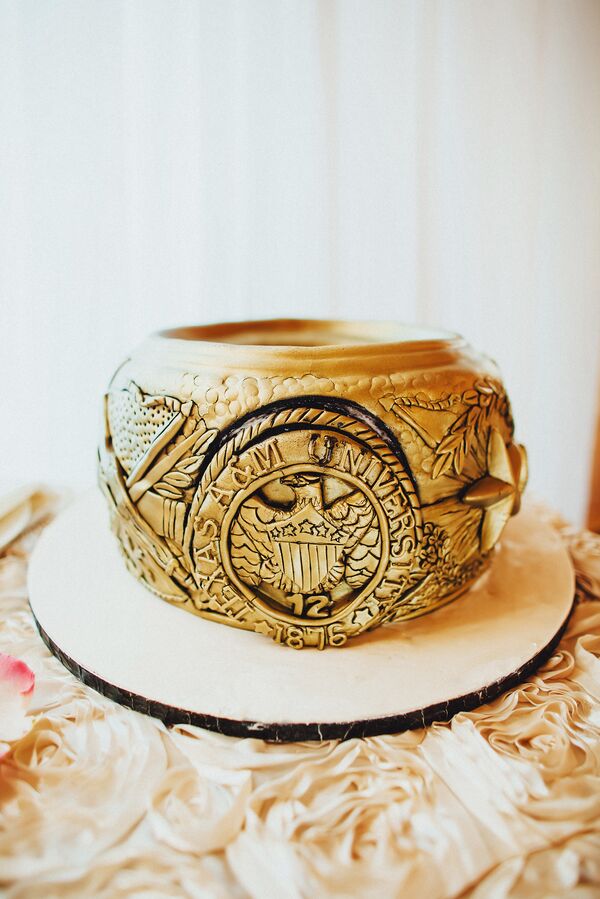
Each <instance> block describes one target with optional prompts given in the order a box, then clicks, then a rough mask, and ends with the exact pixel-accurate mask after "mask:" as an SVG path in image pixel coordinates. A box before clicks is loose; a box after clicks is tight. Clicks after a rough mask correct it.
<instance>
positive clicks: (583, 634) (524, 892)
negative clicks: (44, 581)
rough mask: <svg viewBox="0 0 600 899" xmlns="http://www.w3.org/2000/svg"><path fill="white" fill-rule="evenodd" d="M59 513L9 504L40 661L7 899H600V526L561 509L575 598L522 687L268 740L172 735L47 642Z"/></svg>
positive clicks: (1, 823) (14, 573) (7, 598)
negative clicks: (37, 602) (45, 591)
mask: <svg viewBox="0 0 600 899" xmlns="http://www.w3.org/2000/svg"><path fill="white" fill-rule="evenodd" d="M53 507H54V499H53V497H51V496H50V495H49V494H48V493H46V492H45V491H43V490H23V491H20V492H13V493H12V495H11V497H8V498H7V497H6V496H5V497H4V499H3V501H2V502H0V609H1V611H0V652H3V653H8V654H10V655H12V656H15V657H17V658H18V659H21V660H23V661H24V662H25V663H26V664H27V665H28V666H30V668H31V669H33V671H34V673H35V687H34V690H33V692H32V694H31V698H30V703H29V707H28V710H27V718H26V723H25V727H24V731H25V733H24V734H23V735H22V736H20V737H19V738H18V739H10V740H9V741H8V743H7V744H6V745H5V750H4V755H3V756H2V758H1V759H0V883H2V885H3V893H2V894H3V895H4V896H7V897H11V899H16V897H27V899H34V897H44V899H48V897H53V896H61V897H62V896H73V897H87V896H94V897H107V899H108V897H110V899H115V897H120V896H140V897H142V896H143V897H162V896H190V897H247V896H250V897H253V899H270V897H276V899H297V897H329V896H332V897H346V896H360V897H377V899H382V897H395V896H402V897H403V899H408V897H419V899H422V897H428V899H437V897H450V896H470V897H477V899H482V897H494V899H500V897H506V896H511V897H549V896H576V897H584V896H585V897H592V896H594V897H597V896H600V538H598V537H596V536H594V535H592V534H590V533H586V532H581V531H576V530H574V529H572V528H570V527H567V526H566V525H564V523H562V522H559V521H555V522H554V523H555V526H556V527H557V528H558V529H559V531H560V533H561V535H562V538H563V539H564V541H565V543H566V545H567V546H568V548H569V550H570V553H571V556H572V558H573V562H574V565H575V568H576V571H577V585H578V586H577V600H578V602H577V606H576V608H575V611H574V613H573V615H572V618H571V621H570V624H569V627H568V630H567V632H566V634H565V636H564V638H563V640H562V642H561V644H560V646H559V648H558V650H557V652H556V653H555V654H554V655H553V656H552V658H551V659H550V661H549V662H548V663H547V664H546V665H545V666H544V668H543V669H541V670H540V671H539V672H538V674H537V675H536V676H533V677H531V678H530V679H529V680H528V681H527V682H526V683H524V684H522V685H521V686H520V687H519V688H518V689H515V690H511V691H510V692H508V693H506V694H505V695H503V696H501V697H500V698H499V699H498V700H496V701H495V702H493V703H491V704H489V705H486V706H483V707H482V708H480V709H478V710H476V711H474V712H469V713H463V714H460V715H457V716H456V717H455V718H454V719H453V720H452V721H451V722H450V723H448V724H439V725H434V726H433V727H430V728H428V729H426V730H418V731H412V732H408V733H404V734H400V735H396V736H387V737H377V738H372V739H365V740H349V741H347V742H344V743H336V742H328V743H322V744H316V743H304V744H298V743H297V744H289V745H272V744H267V743H265V742H262V741H260V740H254V739H234V738H229V737H223V736H219V735H215V734H212V733H209V732H207V731H203V730H201V729H198V728H194V727H186V726H178V727H175V728H173V729H167V728H166V727H165V726H164V725H163V724H162V723H161V722H159V721H156V720H154V719H152V718H148V717H144V716H143V715H139V714H137V713H135V712H132V711H129V710H128V709H125V708H122V707H121V706H118V705H116V704H114V703H113V702H111V701H110V700H108V699H105V698H104V697H102V696H100V695H98V694H97V693H94V692H93V691H92V690H90V689H88V688H87V687H85V686H83V685H82V684H81V683H80V682H79V681H78V680H76V679H75V678H74V677H73V676H72V675H70V674H69V673H68V672H67V671H66V670H65V669H64V668H63V667H62V666H61V664H60V663H59V662H58V661H57V660H56V659H55V658H54V657H53V656H51V655H50V653H49V652H48V650H47V649H46V647H45V646H44V644H43V643H42V641H41V639H40V638H39V636H38V634H37V632H36V630H35V627H34V625H33V622H32V619H31V616H30V613H29V610H28V605H27V590H26V570H27V560H28V556H29V553H30V552H31V549H32V547H33V545H34V542H35V538H36V533H37V532H38V531H39V529H40V527H42V526H43V523H44V519H45V518H46V519H47V518H48V516H49V515H50V514H51V512H52V510H53ZM81 599H82V602H85V593H84V592H83V593H82V597H81ZM3 739H4V737H3V736H2V723H1V721H0V741H2V740H3Z"/></svg>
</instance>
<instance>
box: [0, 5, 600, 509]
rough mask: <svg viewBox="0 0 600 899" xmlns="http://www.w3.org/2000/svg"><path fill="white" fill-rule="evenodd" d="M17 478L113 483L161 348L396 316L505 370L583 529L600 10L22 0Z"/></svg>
mask: <svg viewBox="0 0 600 899" xmlns="http://www.w3.org/2000/svg"><path fill="white" fill-rule="evenodd" d="M0 45H1V46H0V164H1V182H0V297H1V302H2V329H1V335H2V336H1V352H0V377H1V378H2V381H1V383H2V386H3V415H2V416H1V422H2V423H1V425H0V429H1V431H0V433H1V436H0V453H1V459H2V464H3V474H4V477H10V478H14V479H18V480H22V479H26V478H36V479H49V480H52V481H57V482H62V483H68V482H71V483H74V484H78V485H79V484H83V483H85V482H89V481H91V480H92V479H93V477H94V444H95V441H96V436H97V425H98V410H99V406H100V395H101V392H102V390H103V388H104V386H105V384H106V382H107V379H108V377H109V375H110V374H111V371H112V369H113V368H114V367H115V366H116V364H117V363H118V362H119V361H120V360H121V359H122V358H123V357H124V355H125V354H126V352H127V350H128V349H129V348H130V347H131V346H132V344H134V343H136V342H138V341H139V340H140V339H141V338H142V337H143V336H144V334H145V333H146V332H148V331H151V330H155V329H157V328H159V327H161V326H164V325H167V324H169V325H170V324H177V323H190V322H199V321H205V320H219V319H233V318H238V317H249V316H260V317H262V316H270V315H286V316H287V315H302V316H330V315H336V316H346V317H355V318H360V317H369V316H372V317H396V318H399V319H403V320H408V321H410V320H418V321H421V322H425V323H434V324H440V325H443V326H446V327H448V328H450V329H452V330H456V331H460V332H462V333H464V334H465V335H466V336H467V337H468V338H469V339H470V340H471V341H472V342H473V343H474V344H475V345H476V346H477V347H478V348H481V349H485V350H487V351H488V352H489V353H490V354H491V355H492V356H494V357H495V358H496V359H497V361H498V362H499V364H500V366H501V368H502V370H503V372H504V375H505V380H506V383H507V386H508V389H509V392H510V394H511V396H512V399H513V406H514V411H515V417H516V420H517V424H518V432H519V436H520V437H521V439H523V440H524V441H525V442H526V443H527V444H528V446H529V449H530V455H531V465H532V478H531V483H532V486H533V488H534V490H535V491H536V492H537V493H538V494H542V495H543V496H546V497H547V498H549V499H550V500H551V501H552V502H554V504H555V505H557V506H558V507H559V508H560V509H561V510H562V511H563V512H564V513H566V514H567V515H569V516H570V517H572V518H574V519H580V518H581V516H582V514H583V511H584V507H585V502H586V495H587V487H588V484H587V481H588V472H589V461H590V456H591V441H592V424H593V419H594V413H595V403H596V399H597V384H598V359H599V353H598V349H599V343H600V340H599V335H600V3H598V2H596V0H571V2H569V3H565V2H563V0H539V2H533V0H487V2H483V0H460V2H435V0H423V2H416V3H412V2H387V0H369V2H366V0H363V2H351V0H340V2H330V0H321V2H310V0H269V2H266V0H246V2H244V0H240V2H231V0H221V2H210V0H206V2H204V0H197V2H194V0H121V2H118V0H60V2H59V0H14V2H11V0H0Z"/></svg>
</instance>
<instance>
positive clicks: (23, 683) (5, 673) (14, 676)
mask: <svg viewBox="0 0 600 899" xmlns="http://www.w3.org/2000/svg"><path fill="white" fill-rule="evenodd" d="M0 681H4V684H5V685H6V686H8V685H11V686H12V687H13V688H14V690H15V692H16V693H21V694H22V695H23V696H28V695H29V694H30V693H31V691H32V690H33V686H34V684H35V674H34V673H33V671H32V670H31V668H30V667H29V665H26V664H25V662H22V661H21V659H15V657H14V656H9V655H6V654H5V653H3V652H0Z"/></svg>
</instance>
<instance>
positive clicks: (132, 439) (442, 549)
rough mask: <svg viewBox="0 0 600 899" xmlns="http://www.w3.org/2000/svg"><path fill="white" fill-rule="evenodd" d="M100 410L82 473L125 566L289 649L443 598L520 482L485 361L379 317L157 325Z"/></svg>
mask: <svg viewBox="0 0 600 899" xmlns="http://www.w3.org/2000/svg"><path fill="white" fill-rule="evenodd" d="M104 415H105V434H104V438H103V441H102V443H101V446H100V448H99V479H100V483H101V486H102V489H103V492H104V494H105V496H106V498H107V500H108V504H109V507H110V517H111V524H112V529H113V531H114V533H115V534H116V537H117V539H118V541H119V545H120V548H121V550H122V554H123V556H124V559H125V562H126V564H127V567H128V568H129V570H130V571H131V572H132V573H133V574H134V575H135V576H136V577H137V578H139V579H140V580H141V581H142V582H143V583H144V584H145V585H146V586H147V587H148V588H149V589H150V590H152V591H153V592H154V593H155V594H158V596H160V597H162V598H163V599H164V600H167V601H168V602H170V603H173V604H175V605H178V606H180V607H181V608H182V609H183V610H186V611H188V612H193V613H194V614H195V615H200V616H202V617H204V618H208V619H210V620H212V621H214V622H219V623H221V624H226V625H230V626H234V627H237V628H243V629H246V630H250V631H256V632H257V634H260V635H263V636H264V637H270V638H271V639H273V640H275V641H276V642H277V643H280V644H282V645H283V646H286V647H291V648H294V649H302V648H304V647H314V648H319V649H324V648H326V647H340V646H343V645H344V644H345V643H346V642H347V641H348V640H351V639H352V638H353V637H355V636H357V635H359V634H361V633H363V632H364V631H368V630H371V629H373V628H376V627H378V626H379V625H383V624H385V623H386V622H391V621H398V620H401V619H408V618H414V617H416V616H419V615H424V614H425V613H427V612H431V611H432V610H434V609H436V608H437V607H439V606H442V605H444V604H446V603H448V602H450V601H451V600H454V599H455V598H456V597H458V596H459V595H460V594H461V593H463V592H464V591H465V590H466V589H467V588H468V587H469V586H470V585H471V584H472V583H473V582H474V580H475V579H476V578H477V577H478V576H479V575H480V574H481V573H482V571H483V570H484V569H485V567H486V565H487V564H488V563H489V561H490V558H491V556H492V553H493V549H494V545H495V544H496V541H497V540H498V538H499V537H500V534H501V533H502V530H503V528H504V526H505V524H506V522H507V521H508V519H509V517H510V516H511V515H513V514H515V513H516V512H517V511H518V508H519V502H520V496H521V492H522V490H523V488H524V485H525V481H526V472H527V468H526V455H525V450H524V448H523V447H522V446H521V445H520V444H518V443H516V442H515V441H514V437H513V431H514V427H513V420H512V417H511V412H510V404H509V401H508V397H507V395H506V391H505V389H504V387H503V384H502V381H501V379H500V375H499V372H498V370H497V368H496V365H495V364H494V363H493V362H492V361H491V360H490V359H488V358H486V357H485V356H483V355H481V354H479V353H476V352H474V350H473V349H472V348H471V347H470V346H469V345H468V344H467V343H466V342H465V341H464V340H463V339H462V338H460V337H458V336H456V335H452V334H448V333H446V332H441V331H435V330H429V329H421V328H412V327H406V326H402V325H398V324H395V323H387V322H382V323H377V324H374V323H364V322H342V321H330V322H322V321H287V320H278V321H265V322H245V323H237V324H221V325H209V326H205V327H192V328H182V329H177V330H172V331H163V332H161V333H158V334H156V335H153V336H151V337H150V338H148V339H147V340H146V341H145V342H144V343H143V344H142V345H141V346H140V347H139V348H138V349H137V350H136V351H135V352H134V353H133V354H132V355H131V356H130V357H129V358H128V359H127V360H126V361H125V362H124V363H123V364H122V365H121V366H120V368H119V369H118V370H117V372H116V373H115V375H114V376H113V378H112V381H111V383H110V385H109V388H108V392H107V394H106V397H105V408H104Z"/></svg>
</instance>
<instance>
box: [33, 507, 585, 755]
mask: <svg viewBox="0 0 600 899" xmlns="http://www.w3.org/2000/svg"><path fill="white" fill-rule="evenodd" d="M29 590H30V602H31V608H32V611H33V614H34V617H35V620H36V623H37V626H38V629H39V631H40V634H41V636H42V638H43V639H44V641H45V642H46V643H47V645H48V646H49V648H50V649H51V650H52V652H53V653H54V654H55V655H56V656H57V657H58V658H59V659H60V660H61V661H62V662H63V664H64V665H65V666H66V667H67V668H68V669H69V670H70V671H72V672H73V673H74V674H75V675H76V676H77V677H79V678H80V679H81V680H82V681H83V682H84V683H86V684H88V685H89V686H91V687H93V688H94V689H95V690H98V691H99V692H100V693H104V694H105V695H107V696H109V697H111V698H112V699H114V700H116V701H117V702H120V703H122V704H123V705H126V706H129V707H130V708H133V709H136V710H137V711H140V712H145V713H147V714H150V715H155V716H156V717H159V718H162V719H163V720H164V721H165V722H166V723H169V724H174V723H181V722H185V723H191V724H197V725H199V726H201V727H206V728H209V729H210V730H215V731H218V732H219V733H224V734H230V735H233V736H253V737H262V738H264V739H268V740H275V741H291V740H324V739H339V738H342V739H345V738H348V737H362V736H372V735H375V734H381V733H394V732H398V731H402V730H406V729H409V728H414V727H422V726H425V725H427V724H430V723H431V722H433V721H446V720H448V719H449V718H451V717H452V715H454V714H456V712H459V711H463V710H468V709H472V708H475V707H476V706H478V705H481V704H482V703H484V702H487V701H489V700H491V699H493V698H494V697H496V696H498V695H499V694H500V693H501V692H503V691H504V690H506V689H509V688H511V687H513V686H515V685H516V684H518V683H519V681H521V680H523V679H524V678H525V677H527V676H528V675H529V674H531V673H532V672H533V671H534V670H535V669H536V668H537V667H538V666H539V665H541V664H542V663H543V662H544V661H545V660H546V659H547V658H548V657H549V656H550V654H551V653H552V651H553V649H554V647H555V646H556V644H557V643H558V640H559V639H560V635H561V634H562V631H563V630H564V627H565V625H566V622H567V619H568V616H569V613H570V610H571V607H572V603H573V595H574V576H573V570H572V567H571V563H570V560H569V557H568V555H567V553H566V551H565V549H564V548H563V546H562V544H561V542H560V540H559V538H558V537H557V535H556V534H555V533H554V531H553V530H552V528H551V527H550V526H549V525H547V524H546V523H544V522H543V521H541V520H539V519H538V518H537V517H536V514H535V511H533V510H531V509H527V508H525V509H524V510H523V511H522V512H521V513H520V514H519V515H518V516H517V517H516V518H515V519H513V520H512V521H511V522H510V523H509V525H508V526H507V528H506V531H505V533H504V535H503V537H502V542H501V546H500V547H499V549H498V550H497V553H496V556H495V558H494V560H493V563H492V566H491V568H490V569H489V571H488V572H487V573H486V574H485V575H484V576H483V578H482V579H481V580H480V581H479V582H478V583H477V584H476V585H475V586H474V587H472V588H471V590H469V592H468V593H466V594H465V595H464V596H462V597H460V598H459V599H457V600H456V601H455V602H454V603H451V604H450V605H448V606H446V607H444V608H442V609H439V610H437V611H435V612H433V613H431V614H429V615H425V616H424V617H422V618H416V619H413V620H411V621H407V622H404V623H398V624H392V625H387V626H384V627H380V628H379V629H377V630H375V631H373V632H372V633H370V634H365V635H363V636H362V637H359V638H356V639H354V640H352V641H350V643H349V644H348V645H347V646H344V647H343V648H341V649H327V650H325V651H323V652H319V651H318V650H316V649H315V650H311V649H304V650H302V651H301V652H298V651H295V650H292V649H289V648H287V647H284V646H280V645H278V644H276V643H274V642H272V641H271V640H269V639H267V638H266V637H261V636H259V635H257V634H254V633H251V632H247V631H240V630H236V629H234V628H231V627H225V626H224V625H220V624H216V623H214V622H212V621H206V620H204V619H202V618H199V617H197V616H195V615H191V614H190V613H189V612H186V611H184V610H182V609H178V608H175V607H174V606H172V605H169V604H168V603H166V602H164V601H163V600H161V599H159V598H158V597H156V596H154V595H153V594H152V593H150V592H149V591H148V590H147V589H146V588H145V587H144V586H142V584H140V583H138V582H137V581H136V580H135V579H134V577H133V576H132V575H131V574H129V572H128V571H127V570H126V568H125V565H124V562H123V561H122V559H121V556H120V554H119V551H118V548H117V543H116V540H115V538H114V537H113V535H112V534H111V532H110V530H109V526H108V513H107V509H106V507H105V504H104V500H103V498H102V497H101V495H100V494H99V493H96V492H94V493H93V494H88V495H86V496H85V497H84V498H82V499H80V500H79V501H77V502H76V503H74V504H73V505H72V506H70V507H69V508H68V509H67V510H66V511H65V512H63V514H62V515H61V516H60V517H59V518H58V519H57V520H56V521H55V522H53V523H52V524H51V525H50V526H49V527H48V528H47V529H46V530H45V531H44V533H43V534H42V536H41V538H40V540H39V542H38V544H37V546H36V549H35V552H34V554H33V557H32V560H31V565H30V571H29Z"/></svg>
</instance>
